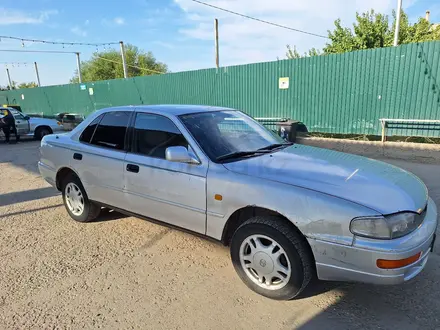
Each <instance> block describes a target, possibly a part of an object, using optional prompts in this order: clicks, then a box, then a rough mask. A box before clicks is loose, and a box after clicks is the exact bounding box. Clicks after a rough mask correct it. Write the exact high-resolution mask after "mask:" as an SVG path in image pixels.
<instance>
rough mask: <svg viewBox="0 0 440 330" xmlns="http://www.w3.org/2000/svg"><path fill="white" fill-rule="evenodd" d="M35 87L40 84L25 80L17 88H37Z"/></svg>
mask: <svg viewBox="0 0 440 330" xmlns="http://www.w3.org/2000/svg"><path fill="white" fill-rule="evenodd" d="M35 87H38V85H37V83H36V82H34V81H31V82H28V83H26V82H24V83H21V84H19V85H18V86H17V88H20V89H21V88H35Z"/></svg>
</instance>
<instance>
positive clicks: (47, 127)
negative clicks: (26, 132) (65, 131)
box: [34, 125, 53, 138]
mask: <svg viewBox="0 0 440 330" xmlns="http://www.w3.org/2000/svg"><path fill="white" fill-rule="evenodd" d="M43 128H45V129H47V130H49V132H50V134H53V129H52V127H50V126H49V125H38V126H37V127H35V130H34V137H35V138H38V136H37V135H38V134H37V133H38V131H39V130H41V129H43Z"/></svg>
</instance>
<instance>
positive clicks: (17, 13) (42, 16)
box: [0, 7, 58, 25]
mask: <svg viewBox="0 0 440 330" xmlns="http://www.w3.org/2000/svg"><path fill="white" fill-rule="evenodd" d="M0 13H1V14H0V25H13V24H42V23H44V22H45V21H47V20H48V19H49V18H50V16H52V15H56V14H58V11H57V10H45V11H40V12H38V13H31V12H25V11H21V10H15V9H7V8H1V7H0Z"/></svg>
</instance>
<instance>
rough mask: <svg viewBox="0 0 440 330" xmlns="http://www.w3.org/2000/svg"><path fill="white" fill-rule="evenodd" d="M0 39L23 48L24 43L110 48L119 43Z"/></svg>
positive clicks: (2, 37)
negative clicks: (14, 41)
mask: <svg viewBox="0 0 440 330" xmlns="http://www.w3.org/2000/svg"><path fill="white" fill-rule="evenodd" d="M1 39H11V40H18V41H21V45H22V46H23V47H24V42H25V41H26V42H35V43H42V44H50V45H63V46H64V45H71V46H73V45H77V46H94V47H99V46H111V45H118V44H119V42H98V43H88V42H62V41H49V40H41V39H26V38H19V37H11V36H0V41H1Z"/></svg>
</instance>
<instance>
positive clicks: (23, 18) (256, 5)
mask: <svg viewBox="0 0 440 330" xmlns="http://www.w3.org/2000/svg"><path fill="white" fill-rule="evenodd" d="M202 1H203V2H206V3H209V4H212V5H215V6H217V7H222V8H226V9H229V10H232V11H236V12H239V13H242V14H245V15H248V16H252V17H256V18H260V19H263V20H267V21H271V22H274V23H278V24H282V25H287V26H289V27H292V28H295V29H300V30H305V31H308V32H312V33H315V34H320V35H327V30H329V29H332V28H333V26H334V25H333V22H334V20H335V19H337V18H340V19H341V20H342V23H343V25H345V26H351V25H352V23H353V22H354V20H355V13H356V11H358V12H363V11H366V10H369V9H374V10H375V11H376V12H381V13H386V14H389V15H390V16H391V12H392V10H393V9H394V8H395V7H396V4H397V1H396V0H368V1H367V0H202ZM403 7H404V10H405V12H406V13H407V14H408V15H409V18H410V21H412V22H415V21H417V19H418V17H421V16H423V17H424V16H425V12H426V10H430V12H431V15H430V21H432V22H440V1H438V0H403ZM215 18H217V19H218V20H219V48H220V66H230V65H237V64H245V63H255V62H265V61H274V60H276V59H277V58H278V57H279V58H285V53H286V44H290V45H292V46H293V45H295V46H296V47H297V49H298V50H299V51H300V52H301V53H302V52H305V51H307V50H308V49H310V48H312V47H315V48H322V47H323V46H324V45H325V42H326V40H325V39H324V38H319V37H314V36H310V35H305V34H301V33H298V32H294V31H290V30H286V29H281V28H279V27H275V26H271V25H267V24H263V23H260V22H256V21H252V20H249V19H246V18H242V17H238V16H235V15H232V14H230V13H226V12H222V11H219V10H216V9H214V8H210V7H207V6H203V5H201V4H199V3H196V2H194V1H192V0H124V1H112V0H108V1H104V0H95V1H90V0H75V1H72V0H63V1H59V0H58V1H57V0H32V1H30V0H1V1H0V35H3V36H13V37H19V38H27V39H43V40H50V41H58V42H66V43H68V42H86V43H95V42H96V43H106V42H119V41H120V40H122V41H124V43H131V44H133V45H135V46H138V47H139V48H141V49H142V50H145V51H151V52H153V54H154V56H155V57H156V58H157V60H159V61H161V62H164V63H166V64H167V65H168V67H169V69H170V70H171V71H172V72H178V71H187V70H197V69H203V68H211V67H214V66H215V53H214V28H213V27H214V23H213V22H214V19H215ZM112 47H119V46H118V45H116V46H112ZM2 50H57V51H71V52H80V53H81V59H82V60H87V59H88V58H90V56H91V55H92V54H93V52H95V51H96V47H86V46H71V45H65V46H64V47H63V46H62V45H43V44H37V43H29V42H25V43H24V47H23V45H22V43H21V41H19V40H18V41H13V40H8V39H5V38H1V40H0V86H6V85H7V84H8V83H7V76H6V70H5V69H6V67H8V68H9V71H10V74H11V79H12V80H14V81H16V82H18V83H21V82H30V81H36V78H35V71H34V68H33V63H34V62H37V63H38V67H39V72H40V79H41V84H42V85H57V84H66V83H68V82H69V79H70V78H71V77H72V76H73V73H74V70H75V69H76V57H75V55H74V54H49V53H24V52H2ZM98 50H100V51H102V50H104V48H103V47H99V48H98ZM17 62H21V63H27V64H19V65H17V64H11V63H17Z"/></svg>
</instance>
